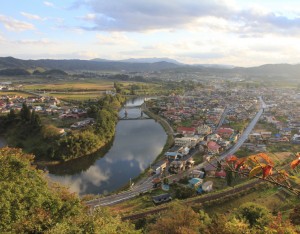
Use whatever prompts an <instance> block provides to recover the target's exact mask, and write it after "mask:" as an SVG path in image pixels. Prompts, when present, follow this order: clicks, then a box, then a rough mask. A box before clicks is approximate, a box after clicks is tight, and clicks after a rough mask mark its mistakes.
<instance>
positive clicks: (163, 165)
mask: <svg viewBox="0 0 300 234" xmlns="http://www.w3.org/2000/svg"><path fill="white" fill-rule="evenodd" d="M166 167H167V162H166V161H160V162H158V163H156V164H154V165H153V166H152V167H151V168H152V169H153V171H154V172H155V174H156V175H160V174H161V173H162V172H163V171H164V170H165V169H166Z"/></svg>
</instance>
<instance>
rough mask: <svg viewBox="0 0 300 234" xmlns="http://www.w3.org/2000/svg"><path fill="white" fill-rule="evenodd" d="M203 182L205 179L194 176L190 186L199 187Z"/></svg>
mask: <svg viewBox="0 0 300 234" xmlns="http://www.w3.org/2000/svg"><path fill="white" fill-rule="evenodd" d="M202 182H203V180H202V179H200V178H192V179H190V180H189V186H190V187H191V188H198V187H199V185H201V184H202Z"/></svg>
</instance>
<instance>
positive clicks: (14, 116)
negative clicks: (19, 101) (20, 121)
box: [7, 109, 17, 121]
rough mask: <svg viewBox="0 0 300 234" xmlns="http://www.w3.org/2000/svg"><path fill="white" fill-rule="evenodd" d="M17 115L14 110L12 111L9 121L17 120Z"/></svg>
mask: <svg viewBox="0 0 300 234" xmlns="http://www.w3.org/2000/svg"><path fill="white" fill-rule="evenodd" d="M16 117H17V115H16V112H15V110H14V109H10V111H9V113H8V115H7V118H8V120H9V121H14V120H15V119H16Z"/></svg>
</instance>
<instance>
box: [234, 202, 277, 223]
mask: <svg viewBox="0 0 300 234" xmlns="http://www.w3.org/2000/svg"><path fill="white" fill-rule="evenodd" d="M236 216H237V217H238V218H239V219H241V220H243V219H245V220H246V221H247V222H248V223H249V224H250V227H254V226H256V227H260V228H262V227H264V226H266V225H267V224H268V223H269V222H270V221H271V213H270V211H269V210H268V209H267V208H266V207H264V206H261V205H259V204H256V203H253V202H247V203H245V204H243V205H241V206H240V207H239V209H238V211H237V214H236Z"/></svg>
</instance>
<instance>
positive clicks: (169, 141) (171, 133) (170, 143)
mask: <svg viewBox="0 0 300 234" xmlns="http://www.w3.org/2000/svg"><path fill="white" fill-rule="evenodd" d="M141 109H142V111H143V112H145V114H146V115H148V116H149V117H150V118H152V119H154V120H155V121H156V122H158V123H159V124H160V125H161V126H162V127H163V129H164V130H165V132H166V134H167V136H168V138H167V141H166V144H165V146H164V148H163V149H162V151H161V153H160V154H159V155H158V156H157V158H156V159H155V162H157V161H159V160H160V159H162V156H163V155H164V154H165V152H167V150H168V149H169V148H171V147H172V146H173V145H174V130H173V128H172V127H171V126H170V124H169V123H168V122H167V121H166V120H165V119H164V118H162V117H161V116H159V115H156V114H154V113H153V112H151V111H150V110H149V109H148V107H147V104H146V103H143V105H142V106H141Z"/></svg>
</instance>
